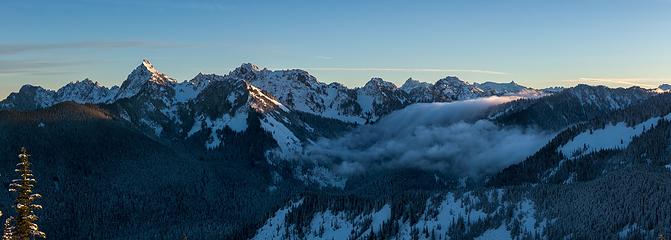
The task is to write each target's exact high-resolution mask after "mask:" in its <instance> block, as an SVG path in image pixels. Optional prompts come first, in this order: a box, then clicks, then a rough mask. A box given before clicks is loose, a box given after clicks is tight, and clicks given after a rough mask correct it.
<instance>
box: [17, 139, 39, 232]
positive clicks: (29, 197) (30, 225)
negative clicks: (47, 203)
mask: <svg viewBox="0 0 671 240" xmlns="http://www.w3.org/2000/svg"><path fill="white" fill-rule="evenodd" d="M30 166H31V164H30V155H28V152H27V151H26V148H21V153H20V154H19V163H17V164H16V169H15V170H14V171H15V172H17V173H19V176H20V178H18V179H14V180H12V183H11V184H10V185H9V191H10V192H16V193H17V194H18V195H17V196H16V202H15V204H14V209H15V210H16V214H17V216H16V218H14V222H15V224H14V229H13V239H17V240H31V239H35V238H46V234H45V233H44V232H42V231H40V229H39V227H38V226H37V224H36V223H35V222H37V220H38V217H37V216H36V215H35V213H34V212H33V211H34V210H39V209H42V206H40V205H37V204H33V201H35V200H36V199H38V198H40V197H42V196H41V195H40V194H36V193H33V187H34V186H35V183H36V181H35V179H34V178H33V173H32V171H31V170H30Z"/></svg>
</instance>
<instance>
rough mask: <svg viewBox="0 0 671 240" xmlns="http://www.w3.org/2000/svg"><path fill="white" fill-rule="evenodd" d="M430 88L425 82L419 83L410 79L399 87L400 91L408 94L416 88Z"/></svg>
mask: <svg viewBox="0 0 671 240" xmlns="http://www.w3.org/2000/svg"><path fill="white" fill-rule="evenodd" d="M429 87H431V84H430V83H427V82H420V81H417V80H415V79H412V78H408V80H405V83H403V85H401V90H403V91H405V92H407V93H410V92H411V91H412V90H413V89H417V88H429Z"/></svg>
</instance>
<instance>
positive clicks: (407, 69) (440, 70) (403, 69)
mask: <svg viewBox="0 0 671 240" xmlns="http://www.w3.org/2000/svg"><path fill="white" fill-rule="evenodd" d="M301 69H305V70H313V71H375V72H465V73H481V74H492V75H507V74H508V73H506V72H498V71H490V70H480V69H440V68H348V67H321V68H312V67H310V68H301Z"/></svg>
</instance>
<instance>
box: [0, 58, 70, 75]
mask: <svg viewBox="0 0 671 240" xmlns="http://www.w3.org/2000/svg"><path fill="white" fill-rule="evenodd" d="M81 63H82V62H49V61H25V60H0V74H41V73H46V72H54V71H49V69H53V68H58V67H63V66H70V65H76V64H81Z"/></svg>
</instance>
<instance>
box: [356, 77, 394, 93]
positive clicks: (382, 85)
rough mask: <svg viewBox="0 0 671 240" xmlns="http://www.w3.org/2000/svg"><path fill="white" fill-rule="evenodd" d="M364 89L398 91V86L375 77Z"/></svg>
mask: <svg viewBox="0 0 671 240" xmlns="http://www.w3.org/2000/svg"><path fill="white" fill-rule="evenodd" d="M364 88H377V89H385V90H392V89H396V88H397V87H396V85H395V84H394V83H392V82H387V81H385V80H383V79H382V78H379V77H374V78H371V79H370V81H368V82H367V83H366V85H364Z"/></svg>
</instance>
